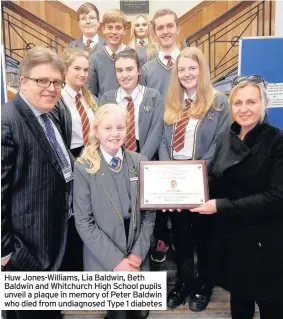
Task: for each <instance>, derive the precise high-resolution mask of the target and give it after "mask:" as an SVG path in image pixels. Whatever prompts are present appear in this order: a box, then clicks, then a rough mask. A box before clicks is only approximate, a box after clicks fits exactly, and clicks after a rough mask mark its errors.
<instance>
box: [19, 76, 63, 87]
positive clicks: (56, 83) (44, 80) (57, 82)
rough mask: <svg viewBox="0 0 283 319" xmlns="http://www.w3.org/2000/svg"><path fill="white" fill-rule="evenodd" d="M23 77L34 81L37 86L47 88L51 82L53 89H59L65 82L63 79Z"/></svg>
mask: <svg viewBox="0 0 283 319" xmlns="http://www.w3.org/2000/svg"><path fill="white" fill-rule="evenodd" d="M25 78H27V79H29V80H32V81H34V82H36V83H37V85H38V86H39V87H41V88H45V89H47V88H49V87H50V85H51V83H53V86H54V88H55V89H60V88H62V86H63V85H64V84H65V82H63V81H60V80H55V81H50V80H49V79H47V78H42V79H34V78H29V77H27V76H25Z"/></svg>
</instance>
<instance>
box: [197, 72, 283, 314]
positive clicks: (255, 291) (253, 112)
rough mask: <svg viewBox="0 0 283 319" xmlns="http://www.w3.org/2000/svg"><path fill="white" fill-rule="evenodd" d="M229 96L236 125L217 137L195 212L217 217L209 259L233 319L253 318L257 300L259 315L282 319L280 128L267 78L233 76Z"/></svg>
mask: <svg viewBox="0 0 283 319" xmlns="http://www.w3.org/2000/svg"><path fill="white" fill-rule="evenodd" d="M229 99H230V104H231V108H232V114H233V118H234V119H235V122H234V123H233V124H232V125H231V127H230V129H229V130H227V131H226V132H224V133H223V134H222V135H221V137H220V138H219V140H218V141H217V145H216V150H215V155H214V158H215V159H214V160H213V163H214V164H213V168H212V171H211V174H210V185H209V188H210V189H209V192H210V198H211V200H209V201H207V202H206V203H205V204H203V205H201V206H200V207H197V208H196V209H194V211H198V212H199V213H200V214H203V216H208V217H209V216H211V215H213V216H215V218H217V223H215V229H214V236H213V237H212V238H213V239H214V240H213V241H212V243H211V253H212V258H213V259H212V260H211V263H212V264H214V265H215V262H217V264H218V266H217V267H214V270H215V272H214V274H216V278H217V279H216V283H217V284H219V285H220V286H222V287H223V288H225V289H227V290H228V291H230V292H231V297H230V304H231V314H232V318H233V319H252V318H254V313H255V304H257V305H258V308H259V312H260V318H261V319H271V318H272V319H281V318H283V276H282V269H283V254H282V251H283V236H282V229H283V215H282V212H283V210H282V207H283V131H282V130H280V129H279V128H277V127H274V126H272V125H270V124H269V123H268V122H267V121H266V120H265V111H266V106H267V94H266V90H265V83H264V79H263V78H262V76H260V75H249V76H238V77H236V78H235V79H234V81H233V88H232V90H231V93H230V98H229ZM217 256H218V257H217Z"/></svg>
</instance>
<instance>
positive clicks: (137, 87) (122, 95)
mask: <svg viewBox="0 0 283 319" xmlns="http://www.w3.org/2000/svg"><path fill="white" fill-rule="evenodd" d="M141 89H142V86H141V85H140V84H138V85H137V86H136V88H135V89H134V91H133V92H132V94H131V95H130V96H131V97H132V99H133V101H134V100H135V99H136V97H137V96H138V94H139V92H140V91H141ZM119 91H120V92H118V94H119V97H120V99H121V101H122V100H123V99H124V98H125V97H127V96H129V95H128V94H127V92H126V91H125V90H124V89H123V88H122V87H121V86H120V87H119Z"/></svg>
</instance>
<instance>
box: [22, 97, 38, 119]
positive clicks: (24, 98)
mask: <svg viewBox="0 0 283 319" xmlns="http://www.w3.org/2000/svg"><path fill="white" fill-rule="evenodd" d="M19 94H20V97H21V98H22V99H23V100H24V101H25V102H26V104H27V105H28V106H29V107H30V109H31V110H32V112H33V114H34V115H35V116H36V118H38V117H40V116H41V115H42V114H43V113H42V112H41V111H39V110H38V109H37V108H35V107H34V106H32V105H31V103H30V102H29V101H28V99H27V98H26V97H25V96H24V94H23V93H22V92H20V93H19Z"/></svg>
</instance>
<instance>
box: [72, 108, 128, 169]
mask: <svg viewBox="0 0 283 319" xmlns="http://www.w3.org/2000/svg"><path fill="white" fill-rule="evenodd" d="M114 112H119V113H121V114H123V115H124V117H125V123H126V124H127V113H126V111H125V110H124V109H123V108H122V107H121V106H119V105H117V104H104V105H103V106H101V107H99V109H98V110H97V112H96V113H95V119H94V123H93V127H92V129H91V130H90V133H89V138H88V143H87V145H86V146H85V148H84V150H83V152H82V154H81V156H80V157H79V158H78V159H77V160H78V161H79V162H80V163H87V164H89V168H88V169H87V172H88V173H90V174H95V173H96V172H97V171H98V170H99V169H100V165H101V158H100V154H99V151H98V149H99V146H100V141H99V139H98V137H97V136H96V134H95V131H96V130H97V127H98V126H99V124H100V123H101V121H102V119H103V117H104V116H105V115H107V114H110V113H114Z"/></svg>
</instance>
